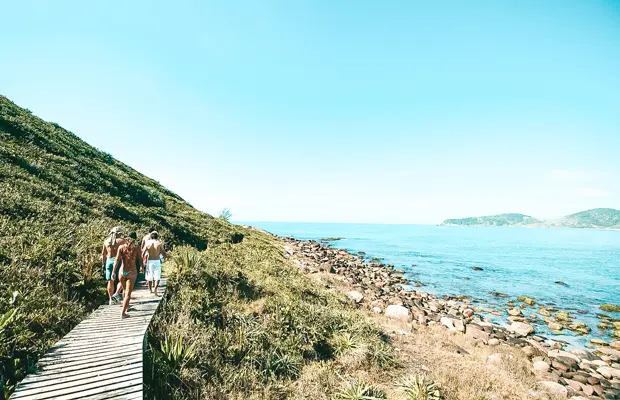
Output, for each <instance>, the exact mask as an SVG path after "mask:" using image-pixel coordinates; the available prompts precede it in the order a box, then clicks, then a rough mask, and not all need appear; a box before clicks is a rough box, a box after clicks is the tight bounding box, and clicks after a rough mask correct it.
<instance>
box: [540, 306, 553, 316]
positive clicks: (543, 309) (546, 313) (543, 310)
mask: <svg viewBox="0 0 620 400" xmlns="http://www.w3.org/2000/svg"><path fill="white" fill-rule="evenodd" d="M538 314H540V315H542V316H543V317H548V316H550V315H551V313H550V312H549V311H548V310H547V309H546V308H544V307H541V308H539V309H538Z"/></svg>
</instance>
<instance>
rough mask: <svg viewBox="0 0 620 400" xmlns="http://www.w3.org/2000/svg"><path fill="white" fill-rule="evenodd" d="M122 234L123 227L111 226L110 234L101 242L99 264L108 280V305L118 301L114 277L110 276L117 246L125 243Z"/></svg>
mask: <svg viewBox="0 0 620 400" xmlns="http://www.w3.org/2000/svg"><path fill="white" fill-rule="evenodd" d="M122 236H123V228H121V227H120V226H116V227H114V228H112V229H111V230H110V235H109V236H108V238H107V239H106V240H105V242H103V249H102V250H101V266H102V267H103V270H104V271H105V280H106V281H108V297H109V298H110V299H109V301H108V304H110V305H113V304H115V303H116V302H117V301H118V300H117V299H116V298H115V297H114V278H113V277H112V272H113V271H112V270H113V268H114V262H115V260H116V253H117V252H118V248H119V247H120V246H121V245H122V244H124V243H125V241H124V240H123V239H122V238H121V237H122Z"/></svg>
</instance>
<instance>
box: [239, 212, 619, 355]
mask: <svg viewBox="0 0 620 400" xmlns="http://www.w3.org/2000/svg"><path fill="white" fill-rule="evenodd" d="M248 224H249V225H253V226H257V227H259V228H261V229H264V230H267V231H269V232H271V233H274V234H277V235H280V236H292V237H295V238H297V239H306V240H307V239H314V240H320V239H322V238H342V239H341V240H337V241H331V242H329V244H330V245H331V246H332V247H337V248H344V249H347V250H348V251H350V252H352V253H358V252H360V251H362V252H365V253H366V255H365V257H367V258H372V257H376V258H379V259H381V261H382V262H384V263H386V264H393V265H394V266H395V267H396V268H398V269H402V270H404V271H405V276H406V277H407V278H409V279H410V280H416V281H420V282H421V283H422V284H423V285H424V286H423V287H420V288H416V289H418V290H423V291H426V292H429V293H433V294H436V295H440V296H441V295H468V296H471V297H472V299H473V300H475V301H478V302H480V301H482V302H488V303H489V304H494V305H496V306H505V304H506V302H507V301H508V300H509V298H497V297H495V296H493V295H491V294H489V292H501V293H505V294H508V295H509V296H510V298H511V299H515V298H516V297H517V296H522V295H523V296H528V297H533V298H535V299H536V300H537V301H538V304H542V305H545V306H550V307H556V308H558V309H561V310H566V311H568V312H569V313H570V314H571V315H575V316H576V318H577V319H578V320H580V321H583V322H585V323H586V324H588V326H589V327H590V328H591V329H592V332H591V333H590V335H589V336H585V337H582V336H578V335H574V334H571V333H570V332H568V333H566V334H562V335H551V334H550V332H549V331H548V330H547V329H546V325H544V324H539V325H537V326H536V327H537V332H538V333H539V334H542V335H543V336H549V337H553V338H554V339H556V340H564V341H567V342H569V343H571V344H573V345H578V346H583V345H586V344H587V343H588V340H589V339H590V338H593V337H599V338H606V339H610V338H611V335H612V331H610V330H601V329H599V328H598V327H597V325H598V324H599V323H600V320H599V318H598V317H597V314H599V313H603V312H602V311H601V310H600V309H599V306H600V305H601V304H605V303H613V304H620V231H611V230H595V229H544V228H502V227H448V226H430V225H378V224H335V223H289V222H286V223H285V222H252V223H248ZM473 267H479V268H482V270H481V271H475V270H473ZM556 281H561V282H564V283H565V285H560V284H557V283H555V282H556ZM538 304H537V305H536V307H534V308H533V309H532V310H531V311H530V312H525V310H524V313H525V314H526V315H529V314H531V313H532V312H533V311H535V310H536V309H537V307H538ZM605 314H607V315H610V316H611V317H614V318H616V319H620V313H605ZM489 316H490V317H493V320H494V322H497V323H500V324H501V323H504V324H506V323H507V320H506V317H494V316H492V315H489Z"/></svg>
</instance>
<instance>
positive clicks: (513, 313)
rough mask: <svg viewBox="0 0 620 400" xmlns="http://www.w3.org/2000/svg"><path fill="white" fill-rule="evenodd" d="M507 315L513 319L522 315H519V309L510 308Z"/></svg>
mask: <svg viewBox="0 0 620 400" xmlns="http://www.w3.org/2000/svg"><path fill="white" fill-rule="evenodd" d="M508 314H509V315H512V316H513V317H517V316H520V315H522V314H521V310H520V309H518V308H511V309H509V310H508Z"/></svg>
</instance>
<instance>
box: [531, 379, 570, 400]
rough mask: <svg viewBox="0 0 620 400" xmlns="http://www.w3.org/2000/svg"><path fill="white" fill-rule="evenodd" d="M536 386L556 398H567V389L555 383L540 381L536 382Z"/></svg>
mask: <svg viewBox="0 0 620 400" xmlns="http://www.w3.org/2000/svg"><path fill="white" fill-rule="evenodd" d="M538 384H539V385H540V386H541V387H543V388H545V389H547V390H548V391H549V392H551V393H553V394H555V395H557V396H560V397H568V389H566V387H564V386H562V385H560V384H559V383H557V382H551V381H542V382H538Z"/></svg>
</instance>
